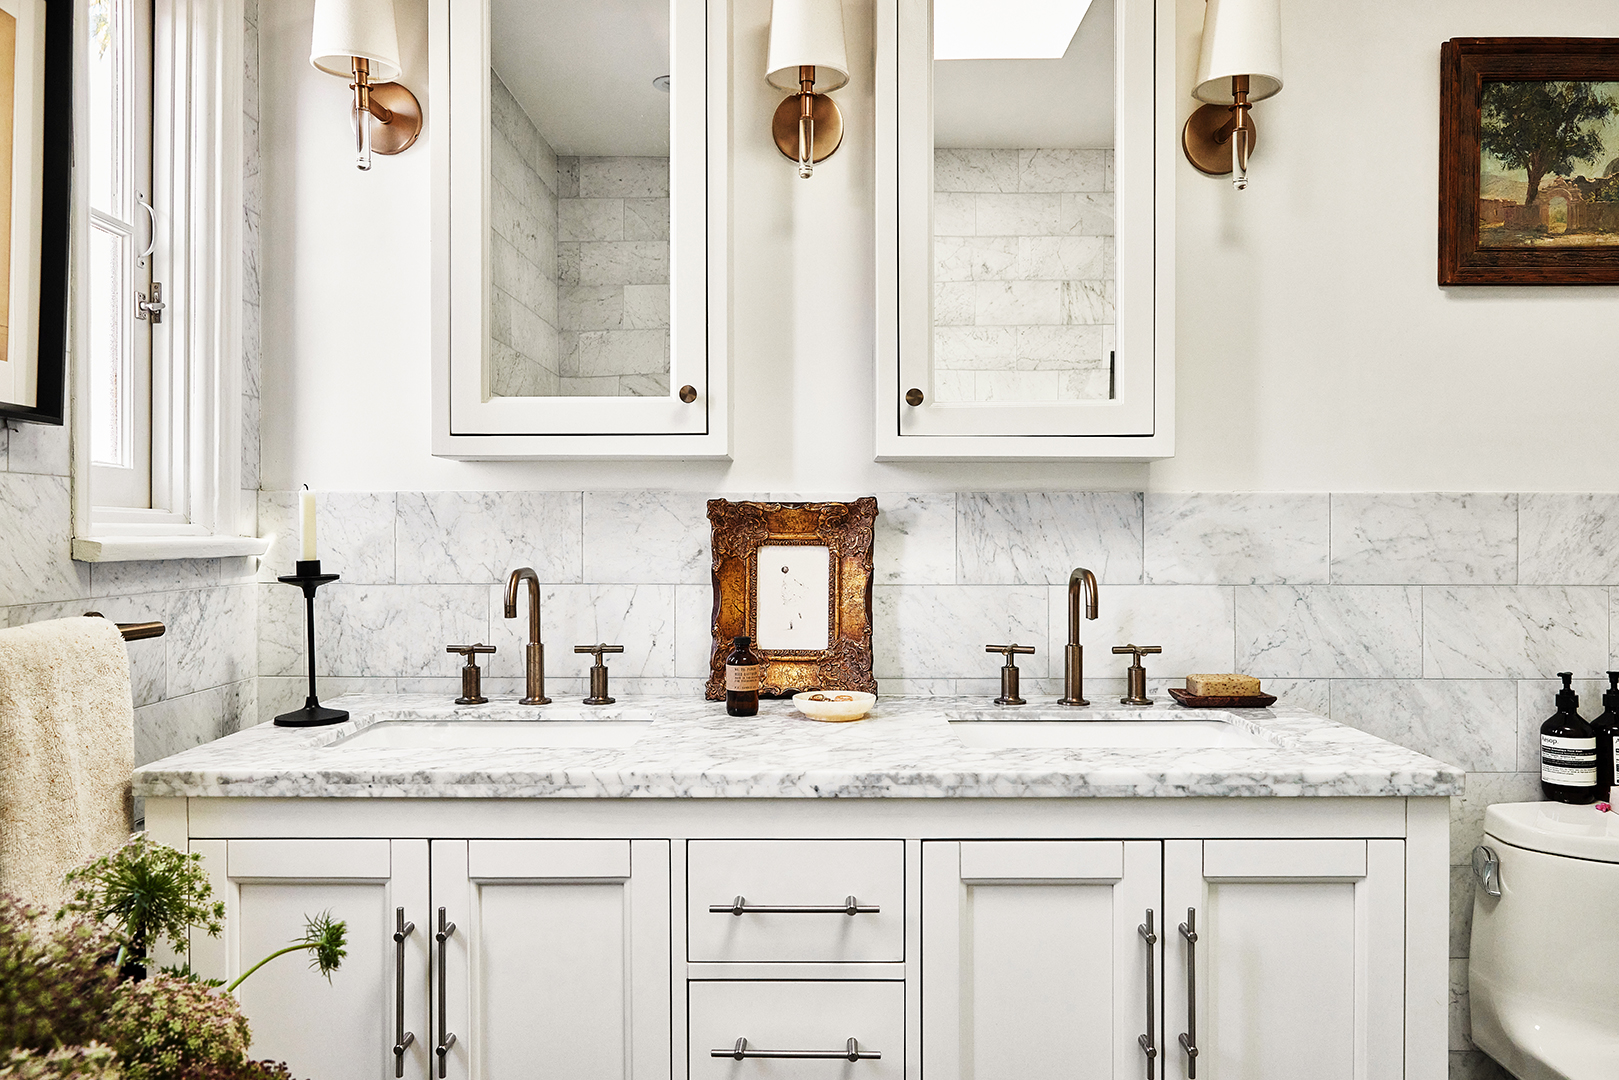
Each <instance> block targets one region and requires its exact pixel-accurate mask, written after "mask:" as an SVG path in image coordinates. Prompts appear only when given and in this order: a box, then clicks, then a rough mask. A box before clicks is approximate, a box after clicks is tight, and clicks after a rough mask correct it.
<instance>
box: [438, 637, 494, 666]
mask: <svg viewBox="0 0 1619 1080" xmlns="http://www.w3.org/2000/svg"><path fill="white" fill-rule="evenodd" d="M444 651H445V652H448V653H457V654H458V655H461V656H464V657H466V658H467V663H469V664H476V663H477V661H476V660H474V659H473V657H474V656H482V655H483V654H485V653H492V652H494V651H495V647H494V646H493V645H485V644H483V643H482V642H479V643H478V644H476V645H446V646H444Z"/></svg>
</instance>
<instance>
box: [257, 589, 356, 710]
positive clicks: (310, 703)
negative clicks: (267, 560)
mask: <svg viewBox="0 0 1619 1080" xmlns="http://www.w3.org/2000/svg"><path fill="white" fill-rule="evenodd" d="M296 568H297V571H298V572H297V573H296V574H283V575H281V576H280V577H278V578H276V580H277V581H284V582H286V583H287V584H288V585H297V586H298V587H299V588H301V589H303V591H304V608H305V614H306V620H305V621H306V624H307V626H308V636H307V637H306V638H305V639H304V647H305V652H306V654H307V655H308V657H309V697H308V698H306V699H305V700H304V707H303V708H301V709H294V710H293V711H292V712H289V713H282V714H281V715H280V716H278V717H276V718H275V722H276V724H277V726H279V727H321V726H323V725H326V724H341V723H342V722H343V721H345V720H347V719H348V718H349V714H348V713H347V712H345V711H344V710H342V709H328V708H327V707H326V706H324V705H322V704H321V703H320V698H318V697H316V696H315V590H316V589H318V588H320V587H321V586H322V585H326V584H329V583H331V582H333V581H336V580H337V575H336V574H323V573H321V572H320V560H319V559H299V560H298V562H297V564H296Z"/></svg>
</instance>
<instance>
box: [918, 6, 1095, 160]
mask: <svg viewBox="0 0 1619 1080" xmlns="http://www.w3.org/2000/svg"><path fill="white" fill-rule="evenodd" d="M933 145H935V146H946V147H991V148H994V147H1002V148H1011V147H1034V146H1042V147H1051V148H1078V147H1100V146H1112V145H1113V4H1112V2H1110V0H1098V2H1096V3H1093V4H1092V5H1091V8H1090V10H1089V11H1088V12H1086V13H1085V21H1084V22H1082V23H1080V24H1079V32H1078V33H1077V34H1075V35H1074V40H1073V42H1072V43H1071V44H1070V45H1069V46H1068V52H1067V54H1066V55H1064V56H1063V58H1062V59H1061V60H936V61H934V63H933Z"/></svg>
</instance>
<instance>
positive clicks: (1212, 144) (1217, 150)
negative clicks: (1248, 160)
mask: <svg viewBox="0 0 1619 1080" xmlns="http://www.w3.org/2000/svg"><path fill="white" fill-rule="evenodd" d="M1230 122H1231V106H1229V105H1204V106H1202V107H1201V108H1199V109H1198V110H1197V111H1196V112H1194V113H1193V114H1192V115H1191V116H1189V117H1187V118H1186V127H1185V129H1184V130H1183V131H1182V132H1181V148H1182V149H1183V150H1185V151H1186V160H1187V161H1190V162H1191V163H1192V167H1193V168H1195V169H1196V170H1197V171H1198V172H1201V173H1204V174H1205V175H1208V176H1226V175H1229V174H1230V172H1231V140H1230V139H1229V138H1228V139H1226V140H1225V141H1224V142H1216V141H1215V138H1214V137H1215V134H1216V133H1217V132H1219V130H1220V129H1221V128H1223V127H1225V126H1226V125H1227V124H1229V123H1230ZM1258 145H1259V130H1258V129H1257V128H1256V127H1255V126H1254V121H1253V118H1252V116H1250V117H1249V119H1248V153H1249V154H1250V155H1251V154H1252V153H1253V152H1254V147H1256V146H1258Z"/></svg>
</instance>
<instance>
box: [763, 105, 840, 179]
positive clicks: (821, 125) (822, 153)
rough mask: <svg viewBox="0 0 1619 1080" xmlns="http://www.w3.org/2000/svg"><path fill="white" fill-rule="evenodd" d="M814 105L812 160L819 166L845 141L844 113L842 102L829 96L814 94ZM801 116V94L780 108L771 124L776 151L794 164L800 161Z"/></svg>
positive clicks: (812, 115)
mask: <svg viewBox="0 0 1619 1080" xmlns="http://www.w3.org/2000/svg"><path fill="white" fill-rule="evenodd" d="M810 102H811V104H810V116H811V117H812V118H814V120H815V153H814V156H813V159H812V160H813V161H814V163H815V164H817V165H818V164H820V163H821V162H823V161H825V160H826V159H827V158H829V157H831V156H832V155H833V153H834V152H836V150H837V148H838V145H839V144H840V143H842V142H843V114H842V113H841V112H839V111H838V103H837V102H835V101H833V100H832V99H831V98H830V97H828V96H827V95H825V94H811V95H810ZM798 114H799V108H798V95H797V94H793V95H791V96H789V97H785V98H783V99H782V102H781V104H780V105H777V106H776V115H775V116H774V117H772V118H771V121H770V133H771V134H772V135H774V136H775V137H776V149H778V150H780V151H781V152H782V154H783V155H784V156H785V157H788V158H790V159H792V160H793V161H797V160H798Z"/></svg>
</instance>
